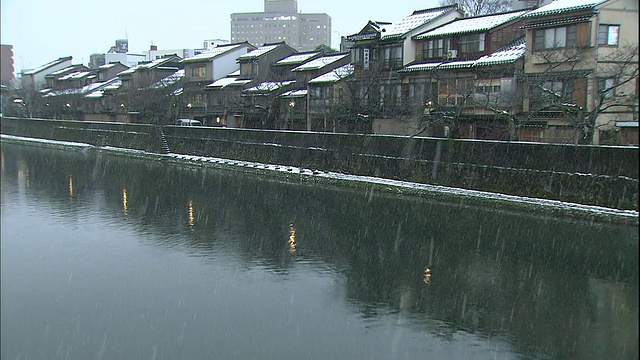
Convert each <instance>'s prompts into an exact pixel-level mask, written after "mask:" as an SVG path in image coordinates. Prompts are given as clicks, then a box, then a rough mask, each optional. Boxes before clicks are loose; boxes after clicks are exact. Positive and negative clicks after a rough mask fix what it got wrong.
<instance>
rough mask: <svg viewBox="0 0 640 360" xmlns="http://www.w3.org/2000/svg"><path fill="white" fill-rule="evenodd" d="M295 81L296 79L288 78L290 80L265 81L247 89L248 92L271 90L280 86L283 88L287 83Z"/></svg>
mask: <svg viewBox="0 0 640 360" xmlns="http://www.w3.org/2000/svg"><path fill="white" fill-rule="evenodd" d="M294 82H295V81H294V80H288V81H266V82H263V83H260V84H258V85H256V86H254V87H250V88H248V89H246V90H245V91H246V92H271V91H273V90H278V89H280V88H283V87H285V86H287V85H291V84H293V83H294Z"/></svg>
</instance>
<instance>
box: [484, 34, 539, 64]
mask: <svg viewBox="0 0 640 360" xmlns="http://www.w3.org/2000/svg"><path fill="white" fill-rule="evenodd" d="M526 47H527V44H526V43H525V37H524V36H523V37H521V38H520V39H518V40H516V41H514V42H512V43H511V44H509V45H507V46H504V47H502V48H500V49H498V50H496V51H494V52H492V53H491V54H488V55H485V56H483V57H481V58H480V59H478V60H476V62H475V64H474V66H488V65H498V64H507V63H511V62H514V61H516V60H518V59H520V58H521V57H523V56H524V52H525V49H526Z"/></svg>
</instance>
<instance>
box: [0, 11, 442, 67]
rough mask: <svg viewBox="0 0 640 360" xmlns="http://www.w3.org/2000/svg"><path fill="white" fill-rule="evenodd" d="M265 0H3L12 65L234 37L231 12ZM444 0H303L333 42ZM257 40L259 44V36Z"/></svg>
mask: <svg viewBox="0 0 640 360" xmlns="http://www.w3.org/2000/svg"><path fill="white" fill-rule="evenodd" d="M263 4H264V2H263V0H180V1H171V2H169V1H158V0H110V1H96V0H0V5H1V9H0V14H1V16H2V18H1V21H0V24H1V26H2V29H1V32H0V36H1V40H2V41H1V42H2V44H9V45H13V52H14V68H15V70H16V72H20V70H22V69H30V68H35V67H38V66H40V65H43V64H45V63H47V62H49V61H52V60H55V59H57V58H59V57H64V56H69V55H70V56H73V63H74V64H80V63H82V64H87V63H88V62H89V55H91V54H93V53H103V52H106V51H108V50H109V48H110V47H111V46H113V45H114V44H115V40H116V39H121V38H125V36H126V37H127V38H128V39H129V51H130V52H133V53H142V51H146V50H148V49H149V45H151V44H152V43H153V44H155V45H157V46H158V49H159V50H163V49H166V50H169V49H182V48H201V47H202V42H203V40H205V39H217V38H220V39H225V40H229V38H230V15H231V14H232V13H240V12H261V11H263ZM436 6H438V0H396V1H393V0H298V10H299V11H300V12H302V13H326V14H328V15H329V16H330V17H331V23H332V24H331V25H332V28H333V29H332V30H333V34H332V36H331V38H332V44H331V46H332V47H333V48H335V49H337V48H339V39H340V36H341V35H350V34H353V33H356V32H358V31H359V30H360V29H361V28H362V27H364V26H365V25H366V23H367V21H368V20H379V21H389V22H396V21H399V20H401V19H402V18H404V17H406V16H408V15H410V14H411V13H412V12H413V11H414V10H420V9H426V8H430V7H436ZM256 45H259V44H256Z"/></svg>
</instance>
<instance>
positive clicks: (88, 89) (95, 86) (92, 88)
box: [44, 78, 119, 97]
mask: <svg viewBox="0 0 640 360" xmlns="http://www.w3.org/2000/svg"><path fill="white" fill-rule="evenodd" d="M116 81H119V80H118V78H113V79H110V80H107V81H102V82H96V83H92V84H89V85H85V86H83V87H81V88H74V89H64V90H57V91H51V92H50V93H48V94H46V95H44V97H49V96H59V95H73V94H86V93H94V92H96V91H97V90H101V89H104V88H105V87H106V86H108V85H111V84H113V83H115V82H116Z"/></svg>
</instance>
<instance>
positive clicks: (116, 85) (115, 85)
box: [102, 78, 122, 90]
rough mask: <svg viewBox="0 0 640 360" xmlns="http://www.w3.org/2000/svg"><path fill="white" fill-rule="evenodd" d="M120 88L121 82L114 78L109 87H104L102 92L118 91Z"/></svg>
mask: <svg viewBox="0 0 640 360" xmlns="http://www.w3.org/2000/svg"><path fill="white" fill-rule="evenodd" d="M120 86H122V80H120V79H118V78H115V79H114V80H113V82H110V83H109V85H107V86H105V87H104V88H103V89H102V90H118V89H119V88H120Z"/></svg>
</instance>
